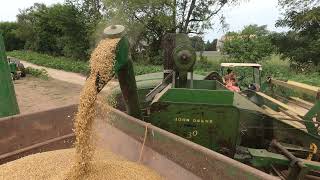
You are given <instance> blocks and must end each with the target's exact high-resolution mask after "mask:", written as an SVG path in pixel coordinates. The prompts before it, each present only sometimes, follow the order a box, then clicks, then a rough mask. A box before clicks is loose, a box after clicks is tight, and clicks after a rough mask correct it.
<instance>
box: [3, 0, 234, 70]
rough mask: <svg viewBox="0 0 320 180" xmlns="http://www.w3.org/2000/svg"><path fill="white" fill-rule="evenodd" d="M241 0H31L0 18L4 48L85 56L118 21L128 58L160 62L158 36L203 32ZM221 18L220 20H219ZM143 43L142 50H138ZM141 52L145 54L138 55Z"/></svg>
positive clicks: (159, 37) (58, 54)
mask: <svg viewBox="0 0 320 180" xmlns="http://www.w3.org/2000/svg"><path fill="white" fill-rule="evenodd" d="M238 1H240V0H191V1H190V0H139V1H132V0H122V1H114V0H66V1H65V2H64V3H62V4H54V5H51V6H46V5H44V4H39V3H36V4H34V5H33V6H32V7H29V8H27V9H24V10H22V11H20V13H19V14H18V15H17V22H10V23H8V22H2V23H0V31H1V32H2V34H3V36H4V38H5V41H6V42H5V44H6V48H7V50H8V51H11V50H16V49H25V50H32V51H36V52H41V53H47V54H51V55H56V56H66V57H71V58H76V59H80V60H87V59H88V56H89V54H90V52H91V50H92V49H93V48H94V46H95V44H96V42H97V41H98V40H99V39H100V38H101V33H102V30H103V28H104V27H106V26H107V25H111V24H123V25H125V26H126V27H127V30H128V31H127V33H128V36H129V40H130V43H131V52H132V55H133V59H134V60H135V59H139V58H144V57H145V61H149V62H150V63H155V64H156V63H161V62H160V61H161V54H162V52H161V42H162V39H163V37H164V35H165V34H167V33H170V32H180V33H187V34H190V35H202V34H203V32H204V31H205V30H206V29H210V28H212V21H211V19H212V18H213V17H218V18H222V15H221V14H220V11H221V9H222V8H223V7H224V6H225V5H234V4H236V3H238ZM221 21H223V20H221ZM138 49H139V50H141V49H143V50H144V51H143V53H141V51H138ZM141 55H144V57H140V56H141Z"/></svg>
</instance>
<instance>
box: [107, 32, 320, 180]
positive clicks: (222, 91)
mask: <svg viewBox="0 0 320 180" xmlns="http://www.w3.org/2000/svg"><path fill="white" fill-rule="evenodd" d="M164 45H165V46H164V47H165V49H164V57H165V59H164V72H163V73H155V74H147V75H142V76H137V77H136V78H128V77H126V76H127V75H129V76H133V75H132V74H133V69H132V68H128V67H131V65H130V63H128V64H127V65H126V66H124V67H126V68H127V70H124V69H126V68H124V69H123V68H121V67H120V68H118V70H116V72H118V73H117V74H118V79H119V82H120V85H119V87H118V88H115V89H114V90H113V94H114V96H115V99H116V100H117V105H116V106H117V108H118V109H119V110H121V111H124V112H126V113H128V114H129V115H131V116H133V117H136V118H138V119H141V120H143V121H145V122H148V123H151V124H152V125H154V126H157V127H159V128H161V129H164V130H166V131H169V132H171V133H173V134H176V135H178V136H180V137H183V138H185V139H188V140H189V141H192V142H195V143H197V144H199V145H201V146H203V147H206V148H208V149H211V150H213V151H216V152H219V153H221V154H223V155H226V156H228V157H231V158H233V159H236V160H238V161H240V162H243V163H245V164H248V165H250V166H253V167H255V168H257V169H260V170H263V171H265V172H267V173H270V174H273V175H275V176H279V177H284V178H285V179H303V178H313V177H320V171H319V170H320V163H319V162H318V160H319V157H320V156H319V155H320V154H319V152H318V151H315V147H320V136H319V134H318V131H317V123H314V122H313V118H314V117H315V116H316V115H317V113H318V112H319V109H320V108H319V103H318V101H317V102H316V103H315V104H314V106H315V107H313V108H311V110H310V112H308V113H307V114H305V115H304V116H303V117H299V119H297V118H298V117H297V118H293V114H290V111H287V110H288V109H285V113H287V115H286V116H283V117H281V118H279V116H278V115H280V114H281V115H282V114H283V111H282V110H283V108H284V107H282V106H281V105H282V104H281V102H277V101H274V100H273V98H272V97H269V96H267V95H266V94H263V93H261V92H259V91H258V87H259V86H261V78H260V71H261V70H262V68H261V66H260V65H258V64H222V69H223V68H234V67H238V66H244V67H252V68H253V71H252V72H253V75H252V76H251V77H252V81H249V80H248V77H247V76H245V75H243V74H242V75H241V76H239V77H238V84H239V86H240V89H241V91H240V92H233V91H230V90H228V89H227V88H226V85H225V84H224V82H223V71H222V75H220V74H219V73H217V72H213V73H210V74H209V75H208V76H206V77H204V76H199V75H196V74H194V73H193V67H194V65H195V63H196V53H195V50H194V49H193V48H192V47H191V42H190V39H189V37H188V36H187V35H185V34H168V35H167V36H166V37H165V40H164ZM120 46H121V45H120ZM118 52H120V51H118ZM122 55H123V53H122ZM117 56H118V58H119V57H120V56H119V54H118V55H117ZM121 58H124V59H126V58H129V57H128V56H127V55H125V56H122V57H121ZM118 61H119V60H118ZM122 62H124V61H122ZM128 62H129V61H128ZM121 69H123V70H124V72H122V73H123V75H121V73H120V74H119V72H120V71H121ZM130 74H131V75H130ZM119 75H120V76H119ZM311 111H312V112H311ZM297 122H299V123H300V125H299V126H298V125H297ZM311 146H312V148H310V147H311Z"/></svg>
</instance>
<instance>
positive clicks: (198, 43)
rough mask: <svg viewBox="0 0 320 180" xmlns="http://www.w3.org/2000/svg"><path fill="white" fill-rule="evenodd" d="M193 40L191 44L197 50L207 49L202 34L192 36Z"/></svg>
mask: <svg viewBox="0 0 320 180" xmlns="http://www.w3.org/2000/svg"><path fill="white" fill-rule="evenodd" d="M190 40H191V46H192V47H193V48H194V49H195V50H196V51H200V52H201V51H204V49H205V44H204V41H203V39H202V37H200V36H193V37H191V38H190Z"/></svg>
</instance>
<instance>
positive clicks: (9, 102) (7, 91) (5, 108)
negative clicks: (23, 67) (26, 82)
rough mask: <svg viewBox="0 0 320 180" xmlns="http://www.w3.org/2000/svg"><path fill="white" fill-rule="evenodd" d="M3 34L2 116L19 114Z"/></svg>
mask: <svg viewBox="0 0 320 180" xmlns="http://www.w3.org/2000/svg"><path fill="white" fill-rule="evenodd" d="M19 113H20V111H19V106H18V103H17V98H16V95H15V91H14V86H13V83H12V77H11V73H10V69H9V66H8V61H7V56H6V54H5V47H4V42H3V38H2V35H1V34H0V117H6V116H11V115H16V114H19Z"/></svg>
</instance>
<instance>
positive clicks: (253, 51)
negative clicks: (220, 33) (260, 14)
mask: <svg viewBox="0 0 320 180" xmlns="http://www.w3.org/2000/svg"><path fill="white" fill-rule="evenodd" d="M269 34H270V33H269V31H268V30H267V26H258V25H249V26H246V27H245V28H244V29H243V30H242V31H241V32H239V33H237V32H229V33H227V34H226V36H225V41H224V46H223V53H224V54H227V55H229V56H230V57H231V58H234V59H235V60H237V61H238V62H258V61H261V60H263V59H264V58H266V57H269V56H270V55H271V54H272V53H273V51H274V47H273V45H272V43H271V39H270V36H269Z"/></svg>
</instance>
